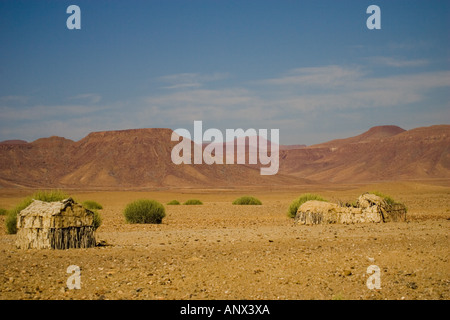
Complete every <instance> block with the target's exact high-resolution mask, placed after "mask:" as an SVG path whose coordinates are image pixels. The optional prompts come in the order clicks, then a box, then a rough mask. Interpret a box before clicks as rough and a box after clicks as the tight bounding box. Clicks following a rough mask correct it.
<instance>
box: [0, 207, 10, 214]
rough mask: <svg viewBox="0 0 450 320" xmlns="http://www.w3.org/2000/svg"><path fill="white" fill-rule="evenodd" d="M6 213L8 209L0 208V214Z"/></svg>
mask: <svg viewBox="0 0 450 320" xmlns="http://www.w3.org/2000/svg"><path fill="white" fill-rule="evenodd" d="M7 214H8V210H6V209H3V208H0V216H6V215H7Z"/></svg>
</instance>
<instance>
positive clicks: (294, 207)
mask: <svg viewBox="0 0 450 320" xmlns="http://www.w3.org/2000/svg"><path fill="white" fill-rule="evenodd" d="M309 200H318V201H327V200H325V199H324V198H322V197H321V196H318V195H316V194H311V193H306V194H303V195H301V196H300V197H299V198H297V199H295V200H294V201H292V203H291V205H290V206H289V210H288V216H289V217H290V218H295V215H296V214H297V210H298V208H299V207H300V206H301V205H302V204H303V203H305V202H306V201H309Z"/></svg>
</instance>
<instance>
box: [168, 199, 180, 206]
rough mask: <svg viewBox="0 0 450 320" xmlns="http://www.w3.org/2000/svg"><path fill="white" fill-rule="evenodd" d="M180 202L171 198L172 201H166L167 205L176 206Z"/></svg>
mask: <svg viewBox="0 0 450 320" xmlns="http://www.w3.org/2000/svg"><path fill="white" fill-rule="evenodd" d="M180 204H181V203H180V201H178V200H172V201H169V202H167V205H169V206H178V205H180Z"/></svg>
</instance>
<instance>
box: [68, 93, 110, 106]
mask: <svg viewBox="0 0 450 320" xmlns="http://www.w3.org/2000/svg"><path fill="white" fill-rule="evenodd" d="M69 100H80V101H83V102H87V103H92V104H95V103H98V102H100V100H102V96H101V95H99V94H97V93H83V94H78V95H76V96H73V97H69Z"/></svg>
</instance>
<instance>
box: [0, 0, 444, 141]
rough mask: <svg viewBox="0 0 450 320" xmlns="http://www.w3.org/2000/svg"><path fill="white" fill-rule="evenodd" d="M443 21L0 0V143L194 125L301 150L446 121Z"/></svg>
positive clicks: (406, 0) (350, 4)
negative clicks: (252, 132)
mask: <svg viewBox="0 0 450 320" xmlns="http://www.w3.org/2000/svg"><path fill="white" fill-rule="evenodd" d="M71 4H76V5H78V6H79V7H80V9H81V29H80V30H69V29H67V27H66V20H67V18H68V17H69V14H67V13H66V8H67V7H68V6H69V5H71ZM372 4H375V5H378V6H379V7H380V9H381V30H369V29H367V27H366V20H367V18H368V17H369V16H370V15H369V14H367V13H366V9H367V7H368V6H369V5H372ZM449 30H450V1H448V0H444V1H438V0H420V1H416V0H390V1H380V0H371V1H365V0H353V1H349V0H342V1H339V0H330V1H325V0H315V1H286V0H276V1H275V0H274V1H265V0H258V1H256V0H255V1H250V0H240V1H225V0H222V1H221V0H208V1H206V0H204V1H197V0H189V1H188V0H183V1H176V0H163V1H133V0H131V1H114V0H110V1H79V0H76V1H75V0H72V1H16V0H15V1H5V0H0V141H1V140H7V139H24V140H27V141H33V140H35V139H37V138H40V137H48V136H53V135H57V136H63V137H66V138H69V139H72V140H79V139H81V138H83V137H84V136H86V135H87V134H88V133H89V132H92V131H103V130H121V129H131V128H152V127H156V128H161V127H162V128H171V129H176V128H186V129H188V130H193V122H194V120H202V121H203V128H204V129H206V128H218V129H220V130H223V131H224V130H225V129H226V128H230V129H234V128H243V129H248V128H254V129H279V130H280V142H281V143H283V144H303V143H304V144H308V145H310V144H314V143H320V142H325V141H328V140H331V139H335V138H344V137H348V136H352V135H356V134H359V133H362V132H363V131H366V130H367V129H369V128H370V127H372V126H376V125H398V126H401V127H403V128H404V129H412V128H415V127H420V126H429V125H433V124H448V123H450V111H449V110H450V108H449V107H450V103H449V101H450V93H449V92H450V90H449V87H450V41H449V40H450V33H449Z"/></svg>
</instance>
